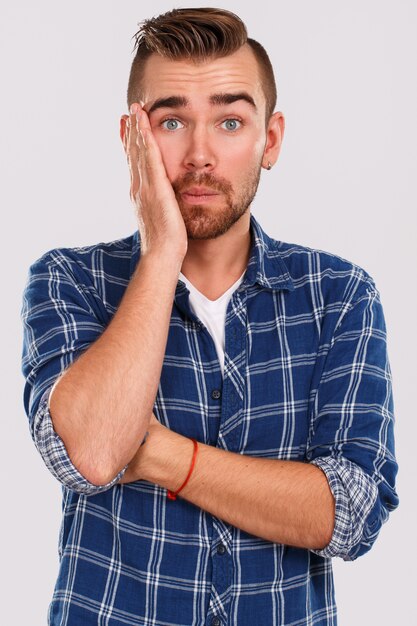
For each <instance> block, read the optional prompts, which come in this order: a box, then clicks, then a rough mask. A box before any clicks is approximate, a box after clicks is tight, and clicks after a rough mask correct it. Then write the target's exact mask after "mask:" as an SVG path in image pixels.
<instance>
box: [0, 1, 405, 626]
mask: <svg viewBox="0 0 417 626" xmlns="http://www.w3.org/2000/svg"><path fill="white" fill-rule="evenodd" d="M176 6H198V3H195V2H182V3H181V4H180V5H176V4H171V3H170V2H163V1H160V0H155V1H154V2H152V3H149V6H147V3H146V4H145V3H141V2H134V1H132V0H124V1H123V2H122V1H119V2H116V0H113V1H110V0H100V1H98V0H89V1H88V2H85V1H84V2H81V1H80V0H76V1H74V0H73V1H72V2H61V1H57V0H54V1H52V0H49V1H48V0H39V1H37V2H30V1H29V0H25V1H22V2H19V1H16V2H14V3H13V4H12V3H11V2H9V3H6V2H5V3H3V4H2V5H1V9H0V13H1V14H0V24H1V26H0V28H1V33H0V35H1V36H0V47H1V49H0V59H1V64H2V71H1V88H2V89H1V92H2V97H1V105H0V106H1V116H0V122H1V174H2V184H1V186H0V188H1V189H0V193H1V196H2V197H1V209H2V210H1V216H2V224H3V225H2V232H3V235H2V241H3V243H2V246H1V255H2V257H1V266H2V270H3V271H2V276H3V279H2V280H4V288H3V290H2V306H1V315H2V320H1V329H2V342H1V345H2V353H3V358H2V375H1V382H2V397H3V400H4V402H3V403H2V405H3V411H2V420H3V422H4V424H3V429H2V433H3V436H2V438H1V462H2V469H1V480H2V487H1V489H2V492H1V493H2V498H1V536H2V537H3V545H2V563H3V566H2V579H3V581H2V584H1V589H2V592H3V594H4V597H3V599H2V608H1V614H2V623H3V624H7V625H8V626H9V625H10V626H11V625H18V626H22V625H25V626H43V625H44V624H46V614H47V607H48V604H49V602H50V600H51V597H52V593H53V587H54V584H55V580H56V576H57V572H58V552H57V545H58V534H59V527H60V522H61V487H60V485H59V483H58V482H57V481H56V480H55V479H54V478H53V477H52V476H51V475H50V474H49V472H48V470H47V469H46V467H45V465H44V463H43V461H42V459H41V457H40V456H39V454H38V453H37V451H36V449H35V447H34V445H33V443H32V440H31V438H30V434H29V429H28V424H27V418H26V415H25V413H24V409H23V399H22V392H23V383H24V381H23V375H22V374H21V370H20V358H21V349H22V325H21V320H20V308H21V298H22V292H23V289H24V285H25V281H26V276H27V271H28V267H29V265H30V264H31V263H32V262H33V261H34V260H35V259H37V258H38V257H39V256H41V255H42V254H43V253H44V252H46V251H47V250H49V249H51V248H54V247H58V246H81V245H88V244H93V243H97V242H99V241H111V240H114V239H117V238H119V237H126V236H128V235H129V234H131V233H132V232H133V231H134V230H135V229H136V228H137V226H136V222H135V218H134V213H133V208H132V207H131V204H130V199H129V174H128V169H127V163H126V158H125V155H124V152H123V148H122V144H121V141H120V138H119V118H120V116H121V115H122V114H123V113H127V105H126V88H127V79H128V74H129V69H130V64H131V61H132V58H133V56H132V49H133V43H134V42H133V39H132V36H133V35H134V33H135V32H136V31H137V29H138V23H139V22H140V21H141V20H143V19H145V18H148V17H152V16H153V15H157V14H159V13H161V12H164V11H166V10H169V9H172V8H174V7H176ZM201 6H221V7H223V8H227V9H230V10H232V11H235V12H237V13H238V14H239V15H240V16H241V17H242V18H243V20H244V21H245V23H246V25H247V27H248V31H249V35H250V36H252V37H254V38H255V39H258V40H259V41H261V43H263V45H264V46H265V47H266V49H267V50H268V52H269V54H270V57H271V60H272V63H273V65H274V68H275V72H276V79H277V85H278V105H277V109H279V110H281V111H283V112H284V114H285V116H286V131H285V136H284V142H283V146H282V151H281V155H280V158H279V161H278V163H277V165H276V166H275V167H274V169H273V170H272V171H271V172H263V174H262V177H261V183H260V187H259V191H258V194H257V197H256V199H255V202H254V204H253V205H252V211H253V213H254V215H255V216H256V217H257V218H258V219H259V221H260V223H261V225H262V226H263V228H264V229H265V230H266V232H267V233H268V234H270V235H271V236H273V237H274V238H275V239H279V240H283V241H288V242H295V243H299V244H303V245H307V246H310V247H315V248H320V249H322V250H327V251H329V252H333V253H335V254H338V255H340V256H342V257H344V258H346V259H349V260H350V261H353V262H355V263H357V264H358V265H360V266H362V267H363V268H365V269H366V270H367V271H368V272H369V273H370V274H371V276H372V277H373V278H374V280H375V282H376V285H377V287H378V288H379V291H380V293H381V299H382V303H383V306H384V312H385V319H386V324H387V330H388V349H389V355H390V361H391V368H392V373H393V379H394V404H395V412H396V453H397V458H398V462H399V465H400V469H399V474H398V482H397V489H398V494H399V497H400V506H399V508H398V509H397V510H396V511H395V512H394V513H392V514H391V516H390V519H389V520H388V522H387V524H385V525H384V526H383V527H382V530H381V533H380V536H379V537H378V539H377V541H376V543H375V545H374V547H373V548H372V550H371V551H370V552H368V553H367V554H366V555H364V556H363V557H361V558H359V559H358V560H356V561H354V562H351V563H345V562H344V561H342V560H341V559H335V560H334V572H335V582H336V600H337V603H338V608H339V624H340V626H352V625H353V626H362V625H363V626H365V625H372V626H373V625H378V626H388V625H393V624H395V626H397V625H400V624H405V623H407V624H411V623H416V622H413V620H414V619H415V589H416V582H417V581H416V577H415V570H416V567H415V564H416V556H417V554H416V548H415V545H416V542H415V529H416V505H415V495H416V490H415V485H416V472H415V455H414V449H415V441H416V426H415V424H416V413H415V405H414V392H415V389H416V368H415V360H416V348H417V345H416V332H415V326H416V321H417V320H416V308H417V307H416V305H417V301H416V280H415V275H416V269H417V267H416V260H417V259H416V222H415V215H416V199H417V198H416V187H415V174H416V154H417V147H416V146H417V133H416V117H417V116H416V110H417V97H416V75H417V71H416V70H417V67H416V63H415V61H416V56H417V45H416V32H417V19H416V16H417V13H416V4H415V2H414V1H413V0H409V1H407V0H396V1H395V2H394V1H392V2H388V1H384V0H350V1H349V2H347V1H343V2H342V1H338V0H317V1H316V2H311V1H310V0H299V1H297V0H286V1H283V2H279V1H278V2H276V3H267V2H263V1H259V0H257V1H256V2H255V1H254V2H248V0H242V1H241V2H234V1H229V0H225V1H223V2H222V3H221V2H219V3H218V2H214V3H212V2H210V1H208V0H204V2H203V3H202V5H201ZM413 175H414V180H413ZM254 626H258V625H254ZM262 626H267V625H262Z"/></svg>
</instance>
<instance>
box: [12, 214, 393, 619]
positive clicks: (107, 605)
mask: <svg viewBox="0 0 417 626" xmlns="http://www.w3.org/2000/svg"><path fill="white" fill-rule="evenodd" d="M250 228H251V236H252V237H251V241H252V246H251V254H250V258H249V263H248V266H247V271H246V273H245V276H244V279H243V282H242V283H241V284H240V285H239V287H238V288H237V289H236V291H235V292H234V293H233V295H232V297H231V300H230V302H229V305H228V309H227V314H226V320H225V361H224V366H225V368H224V377H222V373H221V369H220V363H219V360H218V356H217V353H216V350H215V345H214V342H213V340H212V338H211V336H210V334H209V332H208V330H207V328H206V327H205V326H204V325H203V324H202V323H201V321H200V320H199V319H198V318H197V317H196V316H195V314H194V313H193V312H192V310H191V308H190V305H189V301H188V295H189V291H188V289H187V288H186V286H185V284H184V283H183V282H182V281H181V280H179V281H178V284H177V288H176V293H175V298H174V302H173V308H172V315H171V322H170V327H169V333H168V340H167V346H166V352H165V357H164V363H163V368H162V373H161V379H160V384H159V387H158V392H157V396H156V400H155V404H154V413H155V415H156V416H157V418H158V419H159V420H160V421H161V422H162V423H163V424H164V425H165V426H168V427H169V428H171V429H172V430H174V431H176V432H178V433H180V434H182V435H185V436H188V437H194V438H195V439H197V440H198V441H201V442H203V443H205V444H208V445H212V446H216V447H218V448H222V449H224V450H230V451H233V452H238V453H240V454H248V455H251V456H254V457H265V458H270V459H284V460H286V459H288V460H293V461H303V462H306V463H314V464H315V465H317V466H318V467H319V468H321V469H322V470H323V472H324V473H325V475H326V477H327V479H328V482H329V485H330V488H331V490H332V492H333V495H334V498H335V512H336V518H335V527H334V532H333V536H332V539H331V541H330V543H329V544H328V545H327V546H326V547H325V548H324V549H322V550H307V549H302V548H296V547H293V546H290V545H284V544H279V543H273V542H270V541H266V540H264V539H262V538H260V537H256V536H254V535H251V534H249V533H247V532H244V531H242V530H240V529H239V528H236V527H234V526H232V525H231V524H226V523H225V522H224V521H223V520H221V519H220V518H217V517H215V516H214V515H211V514H209V513H207V512H206V511H204V510H202V509H200V508H199V507H196V506H194V505H193V504H192V503H190V502H188V501H187V500H185V499H183V498H181V496H179V497H178V499H177V500H176V501H175V502H173V501H170V500H168V499H167V497H166V490H165V489H164V488H162V487H160V486H159V485H156V484H153V483H151V482H147V481H144V480H141V481H136V482H132V483H127V484H117V481H118V480H119V478H120V477H121V476H122V474H123V473H124V471H125V469H126V468H124V469H123V470H122V471H121V472H120V473H119V474H118V475H117V476H115V477H114V479H113V480H112V481H111V482H109V483H108V484H107V485H104V486H96V485H93V484H91V483H90V482H89V481H88V480H86V479H85V478H84V477H83V476H82V475H81V474H80V473H79V472H78V470H77V469H76V468H75V467H74V465H73V464H72V463H71V460H70V458H69V456H68V454H67V452H66V449H65V446H64V444H63V441H62V440H61V439H60V437H59V436H58V434H57V433H56V432H55V431H54V428H53V424H52V421H51V417H50V414H49V410H48V397H49V393H50V390H51V388H52V386H53V384H54V382H55V381H56V379H57V377H58V376H59V375H60V374H61V373H62V372H63V371H64V370H65V368H67V367H68V366H69V365H70V364H71V363H72V362H73V361H74V359H75V358H77V356H78V355H80V354H81V352H82V351H83V350H86V349H87V348H88V347H89V346H90V345H91V343H92V342H93V341H95V340H96V339H97V338H98V337H99V335H100V334H101V333H102V332H103V331H104V330H105V328H106V326H107V325H108V323H109V321H110V320H111V318H112V316H113V314H114V313H115V311H116V309H117V307H118V305H119V303H120V300H121V298H122V296H123V293H124V290H125V288H126V286H127V284H128V282H129V279H130V277H131V275H132V273H133V271H134V269H135V267H136V264H137V262H138V259H139V257H140V238H139V235H138V231H136V232H135V233H134V234H133V235H131V236H129V237H126V238H123V239H118V240H115V241H111V242H108V243H99V244H96V245H91V246H85V247H78V248H59V249H53V250H50V251H48V252H46V253H45V254H44V255H43V256H42V257H40V258H39V259H38V260H37V261H35V262H34V263H33V264H32V265H31V267H30V269H29V276H28V280H27V283H26V286H25V290H24V294H23V304H22V320H23V327H24V338H23V355H22V371H23V374H24V376H25V387H24V406H25V410H26V413H27V416H28V418H29V425H30V432H31V435H32V438H33V440H34V443H35V445H36V447H37V449H38V451H39V453H40V454H41V456H42V458H43V460H44V461H45V463H46V465H47V467H48V469H49V470H50V471H51V473H52V474H53V475H54V476H55V477H56V478H57V480H59V481H60V483H61V484H62V492H63V519H62V525H61V529H60V535H59V558H60V566H59V572H58V577H57V581H56V585H55V590H54V594H53V598H52V600H51V603H50V605H49V610H48V624H49V625H54V626H58V625H59V626H81V625H82V626H88V625H91V626H92V625H93V624H102V625H103V626H104V625H105V626H122V625H123V626H139V625H149V626H150V625H151V624H152V625H153V626H168V625H169V626H171V625H172V626H173V625H176V626H190V625H195V626H201V625H203V624H204V625H205V626H220V625H222V626H226V625H228V626H235V625H237V626H254V625H255V626H256V625H258V624H259V625H261V624H262V626H263V625H265V626H285V625H287V626H289V625H290V624H291V625H293V626H294V625H295V624H297V625H298V626H302V625H304V624H305V625H307V624H308V625H309V626H314V625H316V626H319V625H320V626H325V625H326V626H327V625H328V626H330V624H331V625H335V624H336V623H337V612H336V604H335V593H334V585H333V574H332V557H340V558H342V559H344V560H345V561H352V560H354V559H356V558H358V557H359V556H361V555H363V554H365V553H366V552H367V551H368V550H369V549H370V548H371V547H372V545H373V543H374V542H375V539H376V537H377V535H378V533H379V531H380V529H381V526H382V524H383V523H384V522H386V520H387V518H388V514H389V512H390V511H392V510H394V509H395V508H396V507H397V506H398V496H397V493H396V491H395V478H396V474H397V470H398V465H397V462H396V459H395V451H394V433H393V428H394V415H393V398H392V387H391V372H390V365H389V361H388V355H387V345H386V327H385V321H384V314H383V310H382V306H381V302H380V296H379V292H378V290H377V289H376V287H375V283H374V281H373V279H372V278H371V277H370V276H369V274H368V273H367V272H366V271H364V270H363V269H362V268H360V267H358V266H357V265H354V264H353V263H350V262H348V261H346V260H345V259H342V258H340V257H338V256H335V255H333V254H329V253H328V252H324V251H321V250H315V249H311V248H307V247H304V246H300V245H296V244H292V243H284V242H280V241H276V240H274V239H272V238H270V237H269V236H268V235H267V234H266V233H265V232H264V231H263V229H262V228H261V226H260V224H259V223H258V222H257V220H256V219H255V217H254V216H253V214H251V220H250ZM215 390H219V391H220V392H221V393H218V392H216V393H213V391H215Z"/></svg>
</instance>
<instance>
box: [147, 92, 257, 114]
mask: <svg viewBox="0 0 417 626" xmlns="http://www.w3.org/2000/svg"><path fill="white" fill-rule="evenodd" d="M209 100H210V103H211V104H213V105H216V106H222V105H226V104H233V103H234V102H237V101H238V100H244V101H245V102H248V103H249V104H250V105H251V106H252V107H253V108H254V109H256V104H255V101H254V99H253V98H252V96H250V95H249V94H248V93H247V92H246V91H240V92H239V93H215V94H213V95H211V96H210V98H209ZM189 104H190V102H189V100H188V98H186V97H185V96H168V97H167V98H158V99H157V100H155V102H154V103H153V105H152V106H151V108H150V109H149V111H148V115H150V114H151V113H153V112H154V111H156V110H157V109H179V108H182V107H187V106H189Z"/></svg>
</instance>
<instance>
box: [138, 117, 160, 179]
mask: <svg viewBox="0 0 417 626" xmlns="http://www.w3.org/2000/svg"><path fill="white" fill-rule="evenodd" d="M137 118H138V130H139V137H140V141H141V146H142V150H143V158H144V161H142V162H143V164H144V165H145V168H146V170H147V171H148V172H149V175H150V176H151V177H152V179H154V178H156V179H158V180H159V181H160V178H161V176H166V172H165V167H164V164H163V161H162V156H161V151H160V149H159V146H158V144H157V142H156V139H155V137H154V136H153V133H152V128H151V125H150V123H149V118H148V115H147V113H146V111H144V110H143V109H142V108H140V109H139V110H138V113H137Z"/></svg>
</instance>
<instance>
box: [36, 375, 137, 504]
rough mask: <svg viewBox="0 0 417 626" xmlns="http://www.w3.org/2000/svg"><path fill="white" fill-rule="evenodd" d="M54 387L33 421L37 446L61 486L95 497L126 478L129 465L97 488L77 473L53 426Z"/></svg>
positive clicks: (45, 396)
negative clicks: (50, 402) (50, 407)
mask: <svg viewBox="0 0 417 626" xmlns="http://www.w3.org/2000/svg"><path fill="white" fill-rule="evenodd" d="M52 387H53V385H51V386H50V387H48V388H47V389H46V390H45V391H44V393H43V394H42V396H41V399H40V402H39V407H38V410H37V412H36V415H35V417H34V422H33V438H34V441H35V445H36V448H37V450H38V452H39V453H40V455H41V456H42V458H43V460H44V462H45V464H46V466H47V468H48V469H49V471H50V472H51V474H52V475H53V476H55V478H56V479H57V480H58V481H59V482H60V483H61V484H63V485H64V486H65V487H68V489H72V490H73V491H76V492H77V493H83V494H86V495H95V494H98V493H101V492H102V491H106V490H107V489H110V488H111V487H113V486H114V485H115V484H116V483H117V482H118V481H119V480H120V478H121V477H122V476H123V475H124V473H125V471H126V469H127V465H125V467H124V468H123V469H121V470H120V472H119V473H118V474H117V476H115V477H114V478H113V479H112V480H111V481H110V482H108V483H106V484H105V485H94V484H93V483H91V482H90V481H88V480H87V479H86V478H85V477H84V476H83V475H82V474H81V473H80V472H79V471H78V470H77V468H76V467H75V466H74V465H73V463H72V461H71V459H70V457H69V455H68V452H67V449H66V448H65V444H64V442H63V441H62V439H61V437H60V436H59V435H58V433H57V432H55V430H54V427H53V423H52V418H51V414H50V412H49V407H48V399H49V394H50V392H51V389H52Z"/></svg>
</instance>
